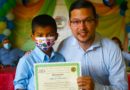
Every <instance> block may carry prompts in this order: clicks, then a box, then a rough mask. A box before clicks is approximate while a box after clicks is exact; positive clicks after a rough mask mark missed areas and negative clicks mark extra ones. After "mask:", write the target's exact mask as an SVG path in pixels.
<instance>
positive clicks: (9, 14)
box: [6, 12, 14, 20]
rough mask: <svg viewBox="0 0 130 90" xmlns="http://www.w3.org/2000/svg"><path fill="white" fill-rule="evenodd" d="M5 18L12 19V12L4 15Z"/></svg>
mask: <svg viewBox="0 0 130 90" xmlns="http://www.w3.org/2000/svg"><path fill="white" fill-rule="evenodd" d="M6 18H7V19H8V20H14V15H13V13H11V12H9V13H8V14H7V15H6Z"/></svg>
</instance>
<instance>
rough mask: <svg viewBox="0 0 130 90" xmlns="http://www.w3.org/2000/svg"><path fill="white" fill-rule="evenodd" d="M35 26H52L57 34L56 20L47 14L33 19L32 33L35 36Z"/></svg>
mask: <svg viewBox="0 0 130 90" xmlns="http://www.w3.org/2000/svg"><path fill="white" fill-rule="evenodd" d="M35 26H41V27H47V26H50V27H52V28H54V30H55V31H56V32H57V25H56V22H55V20H54V19H53V18H52V17H51V16H49V15H46V14H42V15H38V16H36V17H34V18H33V20H32V33H33V34H34V32H35V29H34V28H35Z"/></svg>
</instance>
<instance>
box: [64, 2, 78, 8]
mask: <svg viewBox="0 0 130 90" xmlns="http://www.w3.org/2000/svg"><path fill="white" fill-rule="evenodd" d="M74 1H76V0H65V3H66V6H67V9H68V10H69V8H70V5H71V4H72V3H73V2H74Z"/></svg>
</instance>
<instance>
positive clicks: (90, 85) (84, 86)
mask: <svg viewBox="0 0 130 90" xmlns="http://www.w3.org/2000/svg"><path fill="white" fill-rule="evenodd" d="M77 83H78V86H79V88H80V89H81V90H94V82H93V79H92V78H91V77H90V76H85V77H78V79H77Z"/></svg>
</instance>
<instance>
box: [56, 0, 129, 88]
mask: <svg viewBox="0 0 130 90" xmlns="http://www.w3.org/2000/svg"><path fill="white" fill-rule="evenodd" d="M69 18H70V19H69V25H70V28H71V31H72V33H73V36H71V37H68V38H67V39H65V40H64V41H63V42H62V43H61V44H60V46H59V48H58V51H59V52H60V53H61V54H62V55H63V56H64V57H65V59H66V61H67V62H80V63H81V69H82V76H81V77H78V79H77V83H78V86H79V88H80V89H82V90H128V83H127V76H126V71H125V70H126V67H125V64H124V61H123V60H122V54H121V51H120V49H119V47H117V45H115V44H114V43H113V42H112V41H111V40H109V39H106V38H102V37H101V36H100V35H99V34H97V33H96V27H97V25H98V18H97V15H96V11H95V8H94V6H93V5H92V3H91V2H89V1H87V0H77V1H75V2H74V3H73V4H72V5H71V6H70V9H69Z"/></svg>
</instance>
